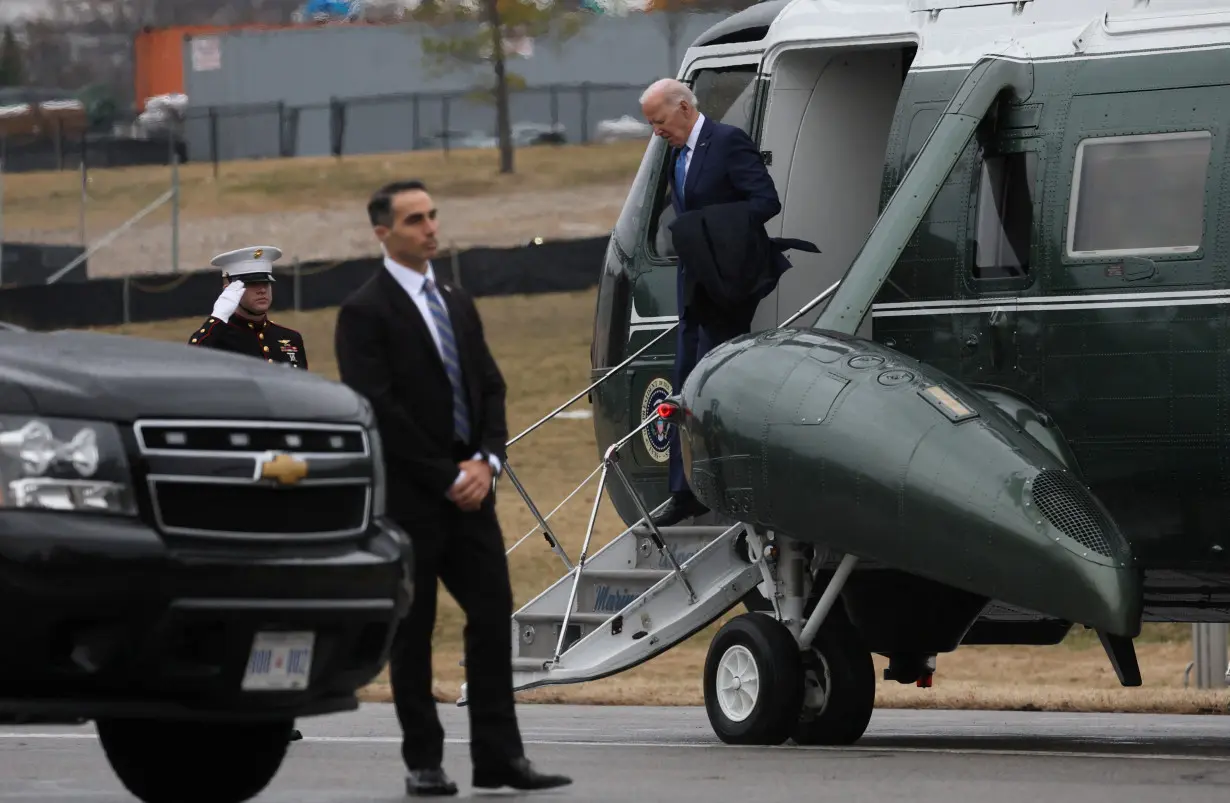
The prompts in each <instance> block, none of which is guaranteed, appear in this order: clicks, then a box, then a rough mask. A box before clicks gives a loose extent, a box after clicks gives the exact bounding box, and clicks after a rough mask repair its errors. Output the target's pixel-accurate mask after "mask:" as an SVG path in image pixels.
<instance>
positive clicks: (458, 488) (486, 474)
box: [448, 460, 492, 513]
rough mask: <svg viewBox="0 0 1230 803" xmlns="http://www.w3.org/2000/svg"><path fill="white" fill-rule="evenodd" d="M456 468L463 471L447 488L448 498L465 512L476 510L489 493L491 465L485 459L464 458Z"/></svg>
mask: <svg viewBox="0 0 1230 803" xmlns="http://www.w3.org/2000/svg"><path fill="white" fill-rule="evenodd" d="M458 468H460V469H461V470H462V471H463V472H465V473H464V475H463V476H462V478H461V481H460V482H458V483H457V484H456V485H454V486H453V487H452V488H450V489H449V491H448V498H449V499H450V500H452V502H453V503H454V504H456V505H457V507H459V508H461V509H462V510H464V511H466V512H467V513H468V512H472V511H475V510H478V509H479V507H481V506H482V504H483V500H484V499H486V498H487V494H489V493H491V475H492V471H491V465H490V464H489V463H488V462H487V461H485V460H466V461H465V462H463V463H461V464H459V465H458Z"/></svg>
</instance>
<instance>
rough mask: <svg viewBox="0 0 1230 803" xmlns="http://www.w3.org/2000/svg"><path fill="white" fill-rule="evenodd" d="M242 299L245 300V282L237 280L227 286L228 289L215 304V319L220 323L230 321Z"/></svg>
mask: <svg viewBox="0 0 1230 803" xmlns="http://www.w3.org/2000/svg"><path fill="white" fill-rule="evenodd" d="M241 298H243V281H241V280H239V279H236V280H235V281H233V282H231V283H230V284H228V285H227V286H226V289H225V290H223V291H222V293H221V295H219V296H218V300H217V301H215V302H214V311H213V313H212V315H213V317H215V318H217V319H218V320H220V321H229V320H230V319H231V315H232V314H234V312H235V309H236V308H237V307H238V306H239V299H241Z"/></svg>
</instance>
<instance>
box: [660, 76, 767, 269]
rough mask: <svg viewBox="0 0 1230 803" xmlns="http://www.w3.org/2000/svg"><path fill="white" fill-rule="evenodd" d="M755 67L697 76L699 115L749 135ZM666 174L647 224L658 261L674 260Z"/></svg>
mask: <svg viewBox="0 0 1230 803" xmlns="http://www.w3.org/2000/svg"><path fill="white" fill-rule="evenodd" d="M756 66H757V65H755V64H739V65H737V66H733V67H723V68H720V69H712V70H701V71H699V72H697V73H696V78H695V80H694V81H693V83H692V92H693V93H694V94H695V95H696V105H697V106H698V107H699V108H700V111H701V113H702V114H704V115H705V116H706V117H709V118H711V119H714V120H717V121H718V122H722V123H727V124H728V125H733V126H737V127H739V128H742V129H743V130H744V131H747V132H750V131H751V128H752V119H753V114H754V112H755V105H754V104H755V102H756V80H755V79H756ZM670 152H671V151H670V148H665V149H664V153H663V157H662V158H663V161H666V160H667V159H669V157H670ZM668 173H669V171H667V170H663V171H662V172H661V174H660V176H659V180H658V192H657V193H656V197H655V199H654V207H653V212H652V217H651V218H650V221H649V250H650V253H652V254H653V255H655V256H658V257H673V256H675V248H674V244H673V243H672V242H671V233H670V229H669V228H667V227H668V226H669V225H670V223H671V221H672V220H674V218H675V207H674V206H673V205H672V204H671V198H670V196H671V190H670V184H669V183H668V181H667V179H668Z"/></svg>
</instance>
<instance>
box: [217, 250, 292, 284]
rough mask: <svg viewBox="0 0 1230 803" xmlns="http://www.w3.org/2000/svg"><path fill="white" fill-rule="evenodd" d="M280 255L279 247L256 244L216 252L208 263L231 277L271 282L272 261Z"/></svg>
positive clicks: (272, 279)
mask: <svg viewBox="0 0 1230 803" xmlns="http://www.w3.org/2000/svg"><path fill="white" fill-rule="evenodd" d="M281 257H282V251H281V249H278V248H274V247H273V246H272V245H257V246H252V247H251V248H238V249H236V250H234V251H227V252H226V253H225V254H218V256H216V257H214V258H213V260H211V261H210V263H209V264H210V265H213V266H214V267H215V268H222V272H223V273H225V274H226V275H227V276H228V277H229V278H231V279H244V278H248V279H249V281H262V282H272V281H275V279H274V278H273V263H274V262H276V261H277V260H278V259H280V258H281Z"/></svg>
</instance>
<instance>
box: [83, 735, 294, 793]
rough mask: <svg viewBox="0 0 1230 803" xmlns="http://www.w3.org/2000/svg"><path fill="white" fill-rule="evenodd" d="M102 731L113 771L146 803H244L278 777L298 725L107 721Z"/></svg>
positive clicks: (103, 746) (105, 749)
mask: <svg viewBox="0 0 1230 803" xmlns="http://www.w3.org/2000/svg"><path fill="white" fill-rule="evenodd" d="M95 727H96V729H97V731H98V740H99V742H100V743H101V744H102V748H103V752H104V753H105V754H106V756H107V761H108V762H109V763H110V764H111V769H112V770H114V771H115V774H116V776H117V777H119V779H120V782H121V783H122V784H123V785H124V787H125V788H126V789H127V790H128V791H129V792H130V793H132V794H133V795H135V796H136V797H137V798H139V799H141V800H143V801H145V803H243V801H246V800H249V799H251V798H253V797H256V796H257V795H258V794H260V792H261V791H262V790H263V789H264V788H265V787H266V786H268V784H269V782H270V781H272V780H273V777H274V776H275V775H277V773H278V770H279V769H280V768H281V766H282V760H283V759H284V758H285V757H286V749H287V747H288V745H289V743H290V738H291V734H292V731H293V730H294V720H280V721H276V722H257V723H231V722H221V723H215V722H190V721H178V722H177V721H162V720H137V719H101V720H99V721H98V722H97V723H96V725H95Z"/></svg>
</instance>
